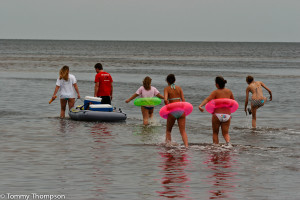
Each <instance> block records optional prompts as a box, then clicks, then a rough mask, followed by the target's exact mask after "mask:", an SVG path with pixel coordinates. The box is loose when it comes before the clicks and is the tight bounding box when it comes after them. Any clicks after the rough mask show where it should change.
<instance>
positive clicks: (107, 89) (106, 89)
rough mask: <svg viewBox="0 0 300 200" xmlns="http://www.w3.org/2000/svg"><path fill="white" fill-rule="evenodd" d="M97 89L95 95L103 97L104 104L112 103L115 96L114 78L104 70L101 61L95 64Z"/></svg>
mask: <svg viewBox="0 0 300 200" xmlns="http://www.w3.org/2000/svg"><path fill="white" fill-rule="evenodd" d="M95 70H96V73H97V74H96V76H95V91H94V97H100V98H102V101H101V103H102V104H111V100H112V98H113V79H112V77H111V75H110V74H109V73H107V72H105V71H103V67H102V64H101V63H97V64H96V65H95Z"/></svg>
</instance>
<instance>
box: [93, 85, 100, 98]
mask: <svg viewBox="0 0 300 200" xmlns="http://www.w3.org/2000/svg"><path fill="white" fill-rule="evenodd" d="M98 89H99V82H97V83H95V89H94V97H97V94H98Z"/></svg>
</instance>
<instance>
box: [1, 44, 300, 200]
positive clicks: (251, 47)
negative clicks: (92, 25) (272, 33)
mask: <svg viewBox="0 0 300 200" xmlns="http://www.w3.org/2000/svg"><path fill="white" fill-rule="evenodd" d="M299 53H300V44H298V43H193V42H109V41H107V42H99V41H98V42H97V41H31V40H0V72H1V73H0V85H1V87H0V92H1V96H0V102H1V104H0V108H1V110H2V115H1V116H0V125H1V130H0V135H1V140H0V151H1V152H2V153H1V154H0V162H1V164H0V166H1V167H0V172H1V173H0V174H1V175H0V178H1V182H0V188H1V191H0V195H1V194H4V195H5V196H4V197H5V198H7V197H8V196H7V195H8V193H11V194H31V193H38V194H56V195H66V198H67V199H80V200H81V199H168V198H174V199H278V200H279V199H299V196H300V192H299V189H298V185H299V180H298V179H299V158H300V153H299V152H300V151H299V139H300V138H299V134H300V123H299V118H298V111H299V103H298V102H299V100H300V95H299V91H298V86H299V85H300V84H299V83H300V81H299V80H300V79H299V77H300V67H299V66H300V65H299V63H300V57H299V55H300V54H299ZM98 61H101V62H103V64H104V69H105V70H106V71H108V72H109V73H111V75H112V77H113V79H114V91H115V92H114V99H113V106H116V107H121V108H122V110H123V111H124V112H125V113H127V115H128V119H127V120H126V122H123V123H96V122H77V121H72V120H70V119H69V118H68V117H67V118H66V119H63V120H61V119H59V118H58V116H59V101H57V100H56V101H54V102H53V103H52V104H51V105H49V104H48V101H49V100H50V98H51V96H52V93H53V91H54V87H55V80H56V78H57V75H58V71H59V69H60V68H61V66H62V65H69V66H70V67H71V73H72V74H74V75H75V76H76V78H77V80H78V86H79V90H80V92H81V96H82V97H84V96H88V95H89V96H90V95H92V94H93V80H94V76H95V72H94V69H93V65H94V64H95V63H96V62H98ZM169 73H175V75H176V78H177V81H176V83H177V84H178V85H180V86H181V87H182V88H183V91H184V94H185V98H186V100H187V101H188V102H190V103H192V104H193V106H194V111H193V113H192V114H191V115H189V116H188V117H187V125H186V129H187V133H188V138H189V143H190V148H189V149H185V148H183V146H182V141H181V137H180V134H179V131H178V127H177V126H175V127H174V129H173V131H172V139H173V141H174V142H176V143H177V145H176V144H175V145H174V146H170V147H166V146H164V145H163V142H164V134H165V123H166V121H165V120H163V119H161V118H160V117H159V115H158V111H159V109H160V108H161V107H162V105H160V106H157V107H156V108H155V118H154V122H153V124H152V125H151V126H143V125H142V116H141V112H140V109H139V108H137V107H135V106H134V105H133V103H129V104H126V103H125V102H124V101H125V99H127V98H128V97H130V96H131V95H132V94H133V93H134V92H135V91H136V89H137V88H138V87H139V86H140V85H141V82H142V80H143V78H144V77H145V76H147V75H149V76H151V78H152V79H153V80H152V85H153V86H155V87H156V88H157V89H158V90H159V91H161V92H163V88H164V87H165V85H166V83H165V81H164V80H165V77H166V76H167V75H168V74H169ZM249 74H250V75H253V76H254V77H255V79H256V80H261V81H263V82H264V83H265V84H266V85H267V86H268V87H269V88H270V89H271V90H272V92H273V101H272V102H267V103H266V105H265V106H264V107H263V108H261V109H259V111H258V114H257V115H258V119H257V125H258V128H257V129H256V130H253V129H251V118H250V117H249V116H245V113H244V111H243V107H244V98H245V89H246V87H247V85H246V82H245V77H246V76H247V75H249ZM217 75H223V76H224V78H225V79H227V81H228V84H227V85H226V86H227V87H228V88H230V89H231V90H232V91H233V93H234V96H235V98H236V100H237V101H238V103H239V104H240V108H239V109H238V111H237V112H236V113H234V114H233V115H232V116H233V118H232V122H231V127H230V136H231V142H232V144H233V147H231V148H227V147H226V146H224V145H222V144H224V139H223V138H222V136H221V134H220V141H221V146H213V145H211V143H212V138H211V132H212V130H211V122H210V120H211V116H210V115H209V114H208V113H200V112H199V111H198V109H197V106H198V105H199V104H200V103H201V101H202V100H203V99H204V98H205V97H206V96H208V95H209V94H210V92H211V91H212V90H214V89H215V88H214V87H215V86H214V77H215V76H217ZM265 95H266V96H268V94H267V92H265ZM76 104H77V105H78V104H82V102H81V101H80V100H77V102H76Z"/></svg>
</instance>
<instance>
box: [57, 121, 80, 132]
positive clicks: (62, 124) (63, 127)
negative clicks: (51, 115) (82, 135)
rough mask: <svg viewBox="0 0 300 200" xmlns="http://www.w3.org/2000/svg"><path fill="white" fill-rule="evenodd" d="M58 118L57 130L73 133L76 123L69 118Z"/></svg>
mask: <svg viewBox="0 0 300 200" xmlns="http://www.w3.org/2000/svg"><path fill="white" fill-rule="evenodd" d="M58 120H59V132H61V133H63V134H68V133H73V132H74V131H75V130H76V127H77V125H76V123H74V121H72V120H69V119H58Z"/></svg>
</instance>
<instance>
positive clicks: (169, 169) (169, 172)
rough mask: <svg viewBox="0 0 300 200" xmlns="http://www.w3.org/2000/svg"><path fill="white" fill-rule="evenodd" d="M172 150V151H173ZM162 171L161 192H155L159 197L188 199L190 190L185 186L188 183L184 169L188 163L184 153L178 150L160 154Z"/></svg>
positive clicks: (188, 179)
mask: <svg viewBox="0 0 300 200" xmlns="http://www.w3.org/2000/svg"><path fill="white" fill-rule="evenodd" d="M173 150H174V149H173ZM159 154H160V156H161V159H162V161H161V163H160V165H159V167H160V168H161V170H162V174H163V177H162V178H161V184H162V191H157V193H158V194H159V195H160V196H161V197H165V198H175V199H177V198H182V199H189V197H188V194H189V193H190V190H189V189H188V187H189V185H188V184H187V183H188V182H189V181H190V178H189V176H188V173H187V172H186V168H187V167H188V166H189V164H190V161H189V160H188V156H187V154H186V152H181V151H179V150H174V151H170V152H169V151H167V152H160V153H159Z"/></svg>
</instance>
